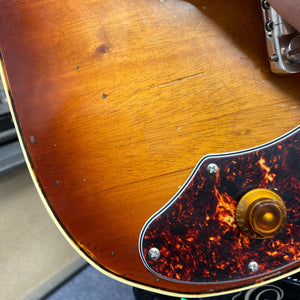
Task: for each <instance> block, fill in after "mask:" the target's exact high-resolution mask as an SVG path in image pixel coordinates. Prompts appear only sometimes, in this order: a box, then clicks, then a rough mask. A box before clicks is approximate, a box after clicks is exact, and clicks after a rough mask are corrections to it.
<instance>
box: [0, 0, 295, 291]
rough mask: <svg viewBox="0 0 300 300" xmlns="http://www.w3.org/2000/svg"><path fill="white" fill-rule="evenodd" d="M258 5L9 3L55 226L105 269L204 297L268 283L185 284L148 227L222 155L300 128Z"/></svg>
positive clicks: (11, 38)
mask: <svg viewBox="0 0 300 300" xmlns="http://www.w3.org/2000/svg"><path fill="white" fill-rule="evenodd" d="M261 18H262V17H261V14H260V7H259V1H257V3H255V2H253V1H252V2H251V3H250V1H246V0H244V1H237V0H230V1H208V0H203V1H179V0H177V1H176V0H170V1H167V0H165V1H159V0H155V1H154V0H148V1H146V0H144V1H137V0H126V1H114V0H112V1H102V0H98V1H94V0H93V1H92V0H87V1H78V0H72V1H70V0H66V1H63V2H60V1H50V0H45V1H38V0H31V1H29V0H28V1H19V0H13V1H9V3H8V2H7V1H5V0H0V50H1V66H2V71H1V72H2V77H4V80H5V81H6V92H7V96H8V99H9V101H10V105H11V110H12V113H13V115H14V118H15V123H16V126H17V128H18V131H19V138H20V141H21V143H22V145H23V150H24V153H25V155H26V157H27V163H28V166H29V168H30V171H31V174H32V177H33V179H34V181H35V184H36V186H37V189H38V191H39V193H40V195H41V198H42V199H43V201H44V203H45V205H46V207H47V210H48V211H49V213H50V215H51V216H52V217H53V219H54V221H55V222H56V224H57V225H58V227H59V228H60V230H61V231H62V232H63V234H64V235H65V237H66V238H67V239H68V240H69V241H70V243H71V244H72V245H73V246H74V248H75V249H76V250H78V251H79V253H80V254H81V255H83V257H84V258H85V259H87V260H88V261H89V262H90V263H91V264H93V265H94V266H95V267H96V268H98V269H99V270H100V271H102V272H104V273H106V274H107V275H109V276H112V277H113V278H116V279H118V280H120V281H123V282H125V283H128V284H131V285H134V286H138V287H142V288H145V289H149V290H152V291H158V292H160V293H166V294H170V295H181V296H184V295H185V296H189V297H196V296H199V295H202V296H205V295H212V294H215V293H216V294H221V293H228V292H232V291H233V290H236V289H245V288H248V287H249V285H250V284H251V285H259V284H262V283H263V282H270V281H272V280H275V279H278V278H280V277H281V276H287V275H288V274H292V273H294V272H297V271H298V270H299V265H300V262H299V259H298V264H296V265H295V268H294V269H293V270H289V271H288V272H282V273H276V274H272V276H271V277H268V276H264V274H261V275H260V276H257V278H256V279H255V281H247V280H246V281H243V282H242V283H241V284H240V285H239V286H237V285H236V283H231V282H230V281H229V282H220V283H217V284H214V285H211V284H207V283H205V282H204V283H202V284H196V283H195V284H185V283H182V282H175V281H173V280H168V279H165V278H161V277H158V276H157V275H156V274H154V273H153V272H151V271H149V270H148V269H147V268H146V267H145V265H144V263H143V261H142V259H141V257H140V254H139V250H138V246H139V236H140V233H141V231H142V228H143V226H144V225H145V224H146V222H147V220H148V219H149V218H150V217H151V216H152V215H154V214H155V212H157V211H159V210H160V209H161V208H162V207H163V206H164V205H165V204H166V203H167V202H168V201H169V200H170V199H171V198H172V197H173V196H174V195H175V194H176V193H177V192H178V190H179V189H180V187H181V186H182V185H183V184H184V182H185V181H186V179H187V178H188V176H189V175H190V173H191V172H192V170H193V169H194V167H195V166H196V164H197V162H198V161H199V160H200V159H201V158H202V157H204V156H205V155H208V154H211V153H225V152H232V151H239V150H243V149H248V148H252V147H254V146H258V145H261V144H264V143H267V142H269V141H271V140H274V139H276V138H278V137H279V136H282V135H284V134H285V133H287V132H289V131H290V130H292V129H293V128H295V127H296V126H297V125H299V117H300V110H299V101H300V85H299V80H300V77H299V75H293V76H289V77H277V76H275V75H273V74H272V73H271V72H270V71H269V64H268V61H267V59H266V55H267V54H266V49H265V40H264V32H263V30H264V29H263V25H262V22H260V19H261Z"/></svg>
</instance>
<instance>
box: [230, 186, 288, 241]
mask: <svg viewBox="0 0 300 300" xmlns="http://www.w3.org/2000/svg"><path fill="white" fill-rule="evenodd" d="M236 220H237V223H238V225H239V227H240V228H241V229H242V230H243V231H244V232H246V233H247V234H248V235H249V236H251V237H254V238H261V239H264V238H269V237H272V236H274V235H275V234H277V233H278V232H280V231H281V230H282V229H283V227H284V226H285V220H286V207H285V204H284V202H283V200H282V199H281V198H280V197H279V196H278V195H277V194H276V193H275V192H272V191H270V190H267V189H254V190H252V191H250V192H248V193H247V194H245V195H244V196H243V197H242V198H241V200H240V201H239V203H238V205H237V211H236Z"/></svg>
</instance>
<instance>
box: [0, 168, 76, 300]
mask: <svg viewBox="0 0 300 300" xmlns="http://www.w3.org/2000/svg"><path fill="white" fill-rule="evenodd" d="M0 240H1V247H0V266H1V272H0V299H6V300H18V299H24V298H25V297H26V296H28V295H29V294H32V293H33V292H34V291H36V289H37V288H38V287H40V286H41V285H43V284H45V282H49V279H51V278H53V276H55V275H57V274H58V273H59V272H60V273H61V271H62V270H64V269H65V268H67V267H68V266H69V265H70V264H72V263H73V264H74V262H75V261H76V260H78V254H77V253H76V252H75V251H74V250H73V248H72V247H71V246H70V245H69V244H68V243H67V242H66V241H65V239H64V238H63V236H62V235H61V233H60V232H59V231H58V230H57V228H56V227H55V225H54V223H53V222H52V220H51V219H50V217H49V216H48V214H47V212H46V210H45V208H44V207H43V204H42V202H41V201H40V199H39V197H38V195H37V193H36V191H35V188H34V186H33V184H32V181H31V178H30V176H29V173H28V170H27V168H26V167H22V168H19V169H17V170H14V171H11V172H9V173H7V174H5V175H2V176H0ZM50 281H51V280H50Z"/></svg>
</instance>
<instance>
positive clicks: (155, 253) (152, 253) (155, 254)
mask: <svg viewBox="0 0 300 300" xmlns="http://www.w3.org/2000/svg"><path fill="white" fill-rule="evenodd" d="M148 257H149V258H150V259H151V260H157V259H159V257H160V252H159V250H158V249H157V248H155V247H153V248H151V249H150V250H149V252H148Z"/></svg>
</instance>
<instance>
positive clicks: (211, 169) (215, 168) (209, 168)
mask: <svg viewBox="0 0 300 300" xmlns="http://www.w3.org/2000/svg"><path fill="white" fill-rule="evenodd" d="M206 169H207V172H208V173H209V174H216V173H217V172H218V170H219V167H218V166H217V165H216V164H214V163H210V164H209V165H208V166H207V168H206Z"/></svg>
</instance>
